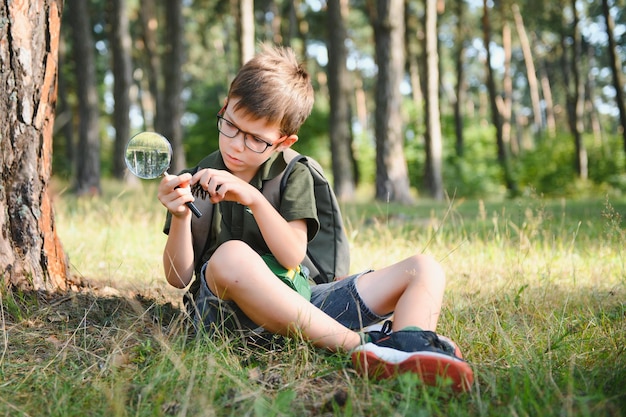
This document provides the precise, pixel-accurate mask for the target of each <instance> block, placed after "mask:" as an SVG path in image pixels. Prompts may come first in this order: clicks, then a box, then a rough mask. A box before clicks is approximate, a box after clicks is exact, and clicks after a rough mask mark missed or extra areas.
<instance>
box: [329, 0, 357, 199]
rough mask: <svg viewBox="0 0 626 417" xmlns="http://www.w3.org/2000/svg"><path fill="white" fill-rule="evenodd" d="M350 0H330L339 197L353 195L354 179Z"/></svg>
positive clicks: (333, 134)
mask: <svg viewBox="0 0 626 417" xmlns="http://www.w3.org/2000/svg"><path fill="white" fill-rule="evenodd" d="M347 8H348V2H347V0H328V87H329V94H330V116H329V124H330V126H329V130H330V149H331V153H332V166H333V178H334V188H335V193H336V194H337V198H338V199H339V200H342V201H349V200H352V199H353V198H354V191H355V180H354V175H353V173H354V170H353V166H352V160H353V158H352V131H351V129H350V118H351V112H350V101H349V98H350V91H352V85H351V84H352V83H351V80H350V74H349V73H348V69H347V68H346V59H347V55H348V52H347V50H346V46H345V43H346V42H345V41H346V37H347V35H346V28H345V24H344V18H345V17H346V16H347V12H348V10H347Z"/></svg>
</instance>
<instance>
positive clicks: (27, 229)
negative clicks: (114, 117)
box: [0, 0, 69, 290]
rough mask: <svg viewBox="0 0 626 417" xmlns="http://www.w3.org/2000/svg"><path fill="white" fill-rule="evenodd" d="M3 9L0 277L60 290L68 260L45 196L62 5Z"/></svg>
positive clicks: (8, 282) (50, 1)
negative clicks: (0, 272)
mask: <svg viewBox="0 0 626 417" xmlns="http://www.w3.org/2000/svg"><path fill="white" fill-rule="evenodd" d="M23 6H24V4H23V3H21V2H2V3H0V20H1V21H3V22H11V24H2V25H0V39H2V48H0V83H1V84H2V85H3V86H4V89H5V90H4V94H2V98H1V99H0V117H1V118H2V122H1V123H0V138H1V140H0V174H1V175H0V227H1V228H2V233H0V270H1V271H2V274H1V275H0V277H1V278H2V280H3V286H4V288H7V287H9V288H20V289H23V290H33V289H34V290H54V289H65V288H67V286H68V285H69V282H68V277H69V271H68V260H67V257H66V255H65V252H64V251H63V247H62V246H61V242H60V241H59V238H58V235H57V231H56V226H55V223H54V215H53V210H52V199H51V196H50V193H49V182H50V174H51V169H52V130H53V125H54V108H55V104H56V86H57V85H56V82H57V72H58V66H57V64H58V62H57V57H58V48H59V32H60V24H61V10H62V6H63V2H62V1H55V0H45V1H41V2H39V3H38V5H37V7H23Z"/></svg>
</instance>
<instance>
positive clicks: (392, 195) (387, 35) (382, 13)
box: [368, 0, 413, 204]
mask: <svg viewBox="0 0 626 417" xmlns="http://www.w3.org/2000/svg"><path fill="white" fill-rule="evenodd" d="M368 9H369V16H370V20H371V23H372V26H373V28H374V44H375V48H376V65H377V67H378V73H377V76H376V92H375V97H376V100H375V102H376V110H375V120H376V126H375V132H376V198H377V199H378V200H383V201H394V202H399V203H406V204H410V203H412V202H413V197H412V195H411V192H410V186H409V177H408V169H407V163H406V158H405V155H404V138H403V135H402V132H403V126H402V123H403V121H402V94H401V92H400V83H401V82H402V79H403V77H404V62H405V60H404V2H403V0H369V1H368Z"/></svg>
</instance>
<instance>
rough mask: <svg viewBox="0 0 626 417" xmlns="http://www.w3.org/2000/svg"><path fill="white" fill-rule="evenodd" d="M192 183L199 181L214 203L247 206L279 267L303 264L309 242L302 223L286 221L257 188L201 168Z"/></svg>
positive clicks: (231, 176) (292, 266)
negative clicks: (232, 203) (230, 202)
mask: <svg viewBox="0 0 626 417" xmlns="http://www.w3.org/2000/svg"><path fill="white" fill-rule="evenodd" d="M191 182H192V183H195V182H199V183H200V184H201V185H202V187H203V188H204V189H205V190H206V191H207V192H208V193H209V195H210V196H211V202H212V203H214V204H217V203H219V202H220V201H223V200H224V201H236V202H238V203H239V204H242V205H244V206H247V207H248V208H249V209H250V211H251V212H252V215H253V216H254V218H255V220H256V222H257V224H258V226H259V230H260V231H261V234H262V235H263V239H264V240H265V243H266V244H267V246H268V248H269V249H270V251H271V252H272V254H273V255H274V257H275V258H276V260H277V261H278V262H280V264H281V265H282V266H284V267H285V268H287V269H291V268H295V267H297V266H298V265H299V264H300V262H302V260H303V259H304V256H305V254H306V247H307V241H308V238H307V226H306V222H305V220H295V221H291V222H288V221H287V220H285V218H284V217H282V216H281V214H280V213H279V212H278V211H276V209H275V208H274V206H272V204H271V203H270V202H269V201H268V200H267V198H265V196H264V195H263V194H262V193H261V192H260V191H259V190H258V189H256V188H255V187H253V186H252V185H250V184H249V183H247V182H245V181H243V180H241V179H240V178H238V177H236V176H234V175H233V174H231V173H230V172H228V171H223V170H216V169H210V168H209V169H203V170H200V171H198V172H196V173H195V174H194V176H193V179H192V181H191Z"/></svg>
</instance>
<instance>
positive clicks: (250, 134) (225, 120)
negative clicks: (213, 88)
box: [216, 106, 286, 154]
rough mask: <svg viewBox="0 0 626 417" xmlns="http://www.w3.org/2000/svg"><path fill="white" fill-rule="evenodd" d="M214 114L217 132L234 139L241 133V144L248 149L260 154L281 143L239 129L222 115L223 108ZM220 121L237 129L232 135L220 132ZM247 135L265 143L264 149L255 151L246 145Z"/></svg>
mask: <svg viewBox="0 0 626 417" xmlns="http://www.w3.org/2000/svg"><path fill="white" fill-rule="evenodd" d="M224 107H226V106H224ZM216 116H217V131H218V132H219V133H221V134H222V135H224V136H226V137H227V138H229V139H234V138H236V137H237V135H239V134H240V133H243V144H244V145H245V147H246V148H248V149H250V150H251V151H252V152H254V153H258V154H262V153H264V152H265V151H267V149H268V148H271V147H272V146H274V145H279V144H280V143H282V142H276V143H269V142H268V140H267V139H263V138H261V137H259V136H258V135H255V134H253V133H250V132H246V131H245V130H242V129H240V128H239V126H237V125H236V124H235V123H233V122H231V121H230V120H228V119H227V118H225V117H224V116H223V110H220V112H218V113H217V115H216ZM221 122H226V123H229V124H230V125H232V127H234V128H235V129H236V130H237V133H235V134H234V135H233V136H230V135H227V134H226V133H224V132H222V130H221V129H220V124H221ZM248 136H250V137H251V138H252V140H258V141H260V142H263V143H264V144H265V149H263V150H262V151H257V150H254V149H252V148H251V147H250V145H248ZM285 137H286V136H281V137H280V138H278V141H280V140H281V139H283V138H285Z"/></svg>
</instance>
